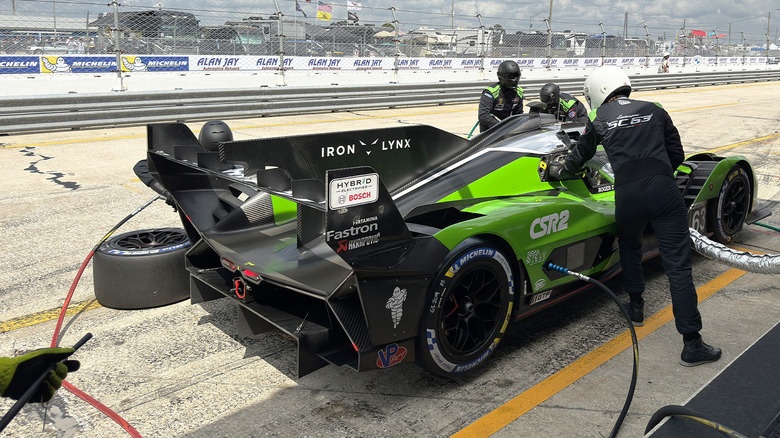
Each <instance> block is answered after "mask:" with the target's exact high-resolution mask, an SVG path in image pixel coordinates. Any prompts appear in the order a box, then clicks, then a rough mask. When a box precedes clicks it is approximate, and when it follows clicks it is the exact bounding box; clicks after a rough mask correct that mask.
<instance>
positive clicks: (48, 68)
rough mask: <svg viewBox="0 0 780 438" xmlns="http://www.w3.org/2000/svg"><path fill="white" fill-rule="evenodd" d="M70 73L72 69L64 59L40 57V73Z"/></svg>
mask: <svg viewBox="0 0 780 438" xmlns="http://www.w3.org/2000/svg"><path fill="white" fill-rule="evenodd" d="M114 65H116V64H114ZM71 71H73V69H72V68H71V66H70V63H68V62H67V61H65V58H64V57H62V56H54V57H52V56H41V73H70V72H71Z"/></svg>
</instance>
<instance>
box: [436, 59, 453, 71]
mask: <svg viewBox="0 0 780 438" xmlns="http://www.w3.org/2000/svg"><path fill="white" fill-rule="evenodd" d="M431 68H433V69H442V68H452V60H451V59H432V60H431Z"/></svg>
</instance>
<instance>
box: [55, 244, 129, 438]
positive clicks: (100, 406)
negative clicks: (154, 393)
mask: <svg viewBox="0 0 780 438" xmlns="http://www.w3.org/2000/svg"><path fill="white" fill-rule="evenodd" d="M93 255H95V250H94V249H93V250H92V251H90V252H89V255H87V258H86V259H85V260H84V262H83V263H82V264H81V267H80V268H79V272H78V273H76V278H74V279H73V283H71V285H70V290H69V291H68V296H67V297H65V302H64V303H63V304H62V308H61V309H60V315H59V317H58V318H57V325H56V326H55V327H54V337H52V340H51V346H52V347H56V346H57V344H58V342H57V341H58V340H59V337H60V329H61V328H62V321H63V320H64V319H65V313H66V312H67V310H68V305H69V304H70V299H71V298H72V297H73V292H74V291H75V290H76V286H77V285H78V284H79V280H81V274H83V273H84V269H85V268H86V267H87V264H89V261H90V260H91V259H92V256H93ZM62 386H63V388H65V389H67V390H68V391H70V392H72V393H73V394H75V395H77V396H78V397H79V398H81V399H82V400H84V401H85V402H87V403H89V404H91V405H92V406H94V407H95V408H96V409H97V410H99V411H100V412H102V413H104V414H106V415H107V416H108V417H109V418H111V419H112V420H114V421H115V422H116V423H117V424H118V425H120V426H122V428H123V429H124V430H126V431H127V433H129V434H130V436H133V437H137V438H143V437H141V434H140V433H138V431H137V430H135V428H134V427H133V426H131V425H130V424H129V423H128V422H127V421H125V419H124V418H122V417H120V416H119V414H117V413H116V412H114V411H112V410H111V409H109V408H108V407H107V406H106V405H104V404H103V403H100V402H99V401H97V400H95V399H94V398H92V397H90V396H89V394H87V393H86V392H84V391H82V390H80V389H78V388H76V387H75V386H73V385H72V384H71V383H70V382H68V381H66V380H63V381H62Z"/></svg>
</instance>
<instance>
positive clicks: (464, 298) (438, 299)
mask: <svg viewBox="0 0 780 438" xmlns="http://www.w3.org/2000/svg"><path fill="white" fill-rule="evenodd" d="M514 285H515V280H514V278H513V274H512V267H511V266H510V263H509V259H507V257H506V256H504V254H502V253H501V251H499V250H497V249H496V248H495V247H494V246H493V245H491V244H489V243H486V242H481V241H475V240H472V241H471V242H469V243H466V242H464V243H462V244H460V245H459V246H458V247H456V248H455V249H454V250H453V251H452V252H451V255H450V256H449V257H448V258H447V261H446V262H445V263H444V264H443V266H442V268H441V270H440V272H439V274H438V275H437V277H436V280H435V282H434V283H433V284H432V285H431V290H430V291H429V292H428V297H427V299H426V303H427V306H426V307H425V308H424V309H423V315H422V317H421V321H420V334H419V335H420V337H419V339H420V342H419V343H418V353H417V360H418V363H419V364H420V365H421V366H423V367H424V368H426V369H427V370H429V371H430V372H432V373H434V374H437V375H441V376H448V375H452V374H458V373H463V372H467V371H470V370H473V369H475V368H477V367H478V366H480V365H481V364H483V363H484V362H485V361H486V360H487V359H488V357H490V356H491V355H492V354H493V352H494V351H495V350H496V348H497V347H498V344H499V342H500V341H501V339H502V338H503V336H504V333H505V332H506V329H507V326H508V325H509V320H510V315H511V314H512V306H513V303H514V297H515V295H514V289H515V286H514Z"/></svg>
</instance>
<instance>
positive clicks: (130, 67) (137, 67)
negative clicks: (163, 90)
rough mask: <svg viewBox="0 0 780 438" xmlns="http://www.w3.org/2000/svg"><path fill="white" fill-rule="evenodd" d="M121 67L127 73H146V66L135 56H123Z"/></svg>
mask: <svg viewBox="0 0 780 438" xmlns="http://www.w3.org/2000/svg"><path fill="white" fill-rule="evenodd" d="M131 59H132V60H133V61H132V62H130V60H131ZM122 66H123V67H124V68H125V70H127V71H132V72H136V71H146V64H144V61H143V60H142V59H141V57H140V56H136V57H134V58H127V57H124V56H123V57H122Z"/></svg>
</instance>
